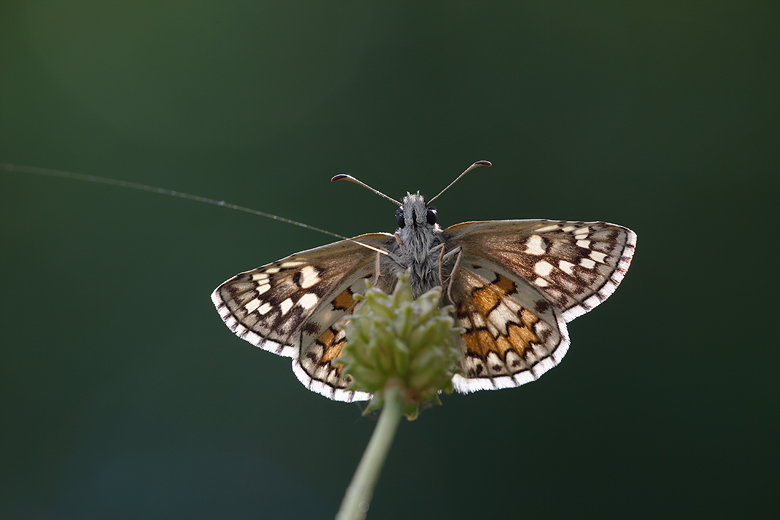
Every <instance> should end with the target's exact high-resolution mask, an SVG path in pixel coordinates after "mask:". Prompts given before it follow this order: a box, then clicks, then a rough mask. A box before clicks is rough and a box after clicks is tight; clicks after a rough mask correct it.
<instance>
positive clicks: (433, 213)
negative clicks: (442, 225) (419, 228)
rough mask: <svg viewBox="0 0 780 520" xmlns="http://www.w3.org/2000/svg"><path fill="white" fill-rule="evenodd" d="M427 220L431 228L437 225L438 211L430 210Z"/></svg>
mask: <svg viewBox="0 0 780 520" xmlns="http://www.w3.org/2000/svg"><path fill="white" fill-rule="evenodd" d="M426 218H427V219H428V224H430V225H431V226H432V225H434V224H436V210H435V209H430V208H429V209H428V213H427V214H426Z"/></svg>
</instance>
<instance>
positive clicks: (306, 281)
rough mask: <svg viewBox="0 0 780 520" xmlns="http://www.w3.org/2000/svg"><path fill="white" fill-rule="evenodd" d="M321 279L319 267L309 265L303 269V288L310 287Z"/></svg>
mask: <svg viewBox="0 0 780 520" xmlns="http://www.w3.org/2000/svg"><path fill="white" fill-rule="evenodd" d="M319 281H320V277H319V273H318V272H317V269H316V268H315V267H314V266H312V265H307V266H306V267H304V268H303V269H301V288H302V289H308V288H309V287H311V286H313V285H314V284H316V283H317V282H319Z"/></svg>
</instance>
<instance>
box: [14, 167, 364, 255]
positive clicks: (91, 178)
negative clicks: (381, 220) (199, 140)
mask: <svg viewBox="0 0 780 520" xmlns="http://www.w3.org/2000/svg"><path fill="white" fill-rule="evenodd" d="M0 170H5V171H7V172H18V173H26V174H33V175H44V176H46V177H60V178H63V179H74V180H78V181H86V182H95V183H98V184H108V185H109V186H119V187H120V188H130V189H134V190H140V191H148V192H151V193H157V194H160V195H168V196H170V197H178V198H180V199H188V200H194V201H197V202H205V203H206V204H212V205H214V206H222V207H223V208H229V209H234V210H236V211H243V212H244V213H251V214H252V215H258V216H260V217H265V218H270V219H273V220H279V221H281V222H286V223H288V224H292V225H294V226H298V227H302V228H306V229H311V230H312V231H318V232H320V233H324V234H326V235H330V236H332V237H336V238H339V239H341V240H353V239H351V238H348V237H345V236H344V235H339V234H338V233H333V232H331V231H327V230H325V229H320V228H318V227H314V226H310V225H308V224H304V223H303V222H298V221H297V220H292V219H289V218H284V217H280V216H278V215H273V214H271V213H265V212H264V211H259V210H256V209H252V208H246V207H244V206H238V205H236V204H231V203H229V202H225V201H224V200H215V199H210V198H208V197H201V196H200V195H191V194H189V193H184V192H181V191H175V190H168V189H165V188H158V187H157V186H150V185H148V184H139V183H137V182H129V181H120V180H117V179H110V178H108V177H98V176H97V175H85V174H83V173H73V172H66V171H63V170H51V169H48V168H36V167H34V166H21V165H17V164H0ZM353 241H354V242H355V243H358V244H360V245H362V246H365V247H367V248H369V249H374V250H375V249H376V248H374V247H371V246H368V245H366V244H361V243H360V242H358V241H357V240H353Z"/></svg>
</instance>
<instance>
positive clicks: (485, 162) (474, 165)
mask: <svg viewBox="0 0 780 520" xmlns="http://www.w3.org/2000/svg"><path fill="white" fill-rule="evenodd" d="M477 166H493V163H491V162H490V161H477V162H475V163H474V164H472V165H471V166H469V167H468V168H466V171H465V172H463V173H461V174H460V175H458V177H457V178H456V179H455V180H454V181H452V182H451V183H450V184H449V186H447V187H446V188H444V189H443V190H441V191H440V192H439V195H441V194H442V193H444V192H445V191H447V190H448V189H450V186H452V185H453V184H455V183H456V182H458V179H460V178H461V177H463V176H464V175H466V174H467V173H468V172H470V171H471V170H473V169H474V168H476V167H477ZM439 195H436V196H435V197H434V198H432V199H431V200H429V201H428V204H430V203H431V202H433V201H434V200H436V199H438V198H439Z"/></svg>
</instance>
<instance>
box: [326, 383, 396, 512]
mask: <svg viewBox="0 0 780 520" xmlns="http://www.w3.org/2000/svg"><path fill="white" fill-rule="evenodd" d="M384 394H385V395H384V398H385V403H384V406H383V407H382V413H381V414H380V415H379V421H378V422H377V425H376V428H375V429H374V433H373V434H372V435H371V440H370V441H368V446H366V451H365V452H364V453H363V458H362V459H360V464H358V467H357V470H355V476H354V477H352V482H350V484H349V487H348V488H347V492H346V493H345V494H344V500H343V501H342V502H341V508H340V509H339V512H338V514H337V515H336V520H361V519H363V518H365V517H366V513H367V512H368V506H369V505H370V504H371V497H372V495H373V494H374V486H375V485H376V482H377V480H378V479H379V472H380V471H381V470H382V466H383V465H384V463H385V459H386V458H387V453H388V451H390V446H391V445H392V444H393V437H394V436H395V431H396V429H397V428H398V422H399V421H400V419H401V392H400V390H399V389H398V388H388V389H386V390H385V393H384Z"/></svg>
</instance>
